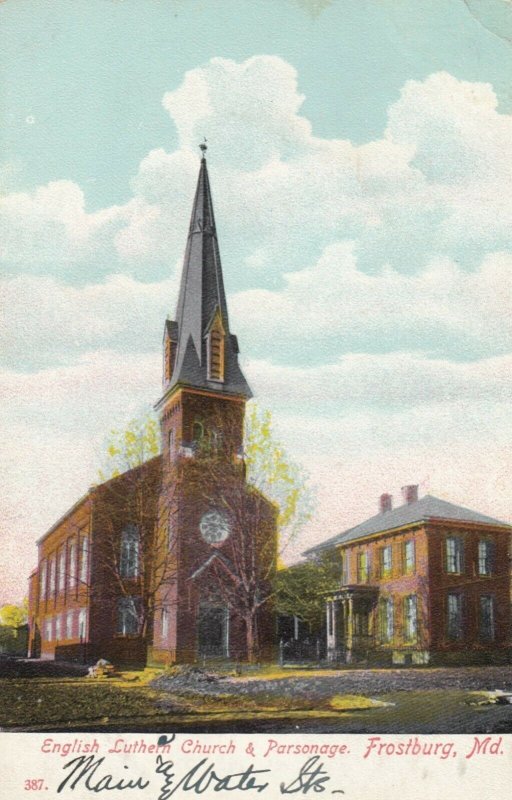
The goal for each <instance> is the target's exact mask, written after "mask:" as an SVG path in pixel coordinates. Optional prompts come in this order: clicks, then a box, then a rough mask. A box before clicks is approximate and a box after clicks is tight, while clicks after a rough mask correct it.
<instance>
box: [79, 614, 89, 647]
mask: <svg viewBox="0 0 512 800" xmlns="http://www.w3.org/2000/svg"><path fill="white" fill-rule="evenodd" d="M86 627H87V611H86V609H85V608H81V609H80V611H79V613H78V636H79V637H80V641H83V640H84V639H85V638H86Z"/></svg>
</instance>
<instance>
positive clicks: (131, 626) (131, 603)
mask: <svg viewBox="0 0 512 800" xmlns="http://www.w3.org/2000/svg"><path fill="white" fill-rule="evenodd" d="M139 602H140V598H138V597H133V596H132V597H120V598H119V599H118V601H117V626H116V633H117V635H118V636H138V634H139V632H140V622H139V615H138V613H137V604H138V603H139Z"/></svg>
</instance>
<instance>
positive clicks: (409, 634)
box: [404, 594, 418, 642]
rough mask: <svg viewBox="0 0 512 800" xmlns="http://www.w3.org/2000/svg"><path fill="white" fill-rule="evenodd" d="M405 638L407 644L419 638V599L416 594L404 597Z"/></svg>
mask: <svg viewBox="0 0 512 800" xmlns="http://www.w3.org/2000/svg"><path fill="white" fill-rule="evenodd" d="M404 637H405V640H406V641H407V642H415V641H416V639H417V638H418V597H417V595H415V594H410V595H408V596H407V597H404Z"/></svg>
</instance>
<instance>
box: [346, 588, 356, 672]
mask: <svg viewBox="0 0 512 800" xmlns="http://www.w3.org/2000/svg"><path fill="white" fill-rule="evenodd" d="M345 641H346V656H345V660H346V662H347V664H350V662H351V661H352V649H353V646H354V598H353V597H352V595H349V597H348V600H347V636H346V640H345Z"/></svg>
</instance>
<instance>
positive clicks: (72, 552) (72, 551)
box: [68, 540, 78, 589]
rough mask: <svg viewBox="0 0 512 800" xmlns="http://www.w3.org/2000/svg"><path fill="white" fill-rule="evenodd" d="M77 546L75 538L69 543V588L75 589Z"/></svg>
mask: <svg viewBox="0 0 512 800" xmlns="http://www.w3.org/2000/svg"><path fill="white" fill-rule="evenodd" d="M77 552H78V550H77V546H76V542H75V541H74V540H73V541H72V542H70V543H69V551H68V562H69V566H68V587H69V589H73V588H74V587H75V586H76V575H77V569H76V566H77V564H76V559H77Z"/></svg>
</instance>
